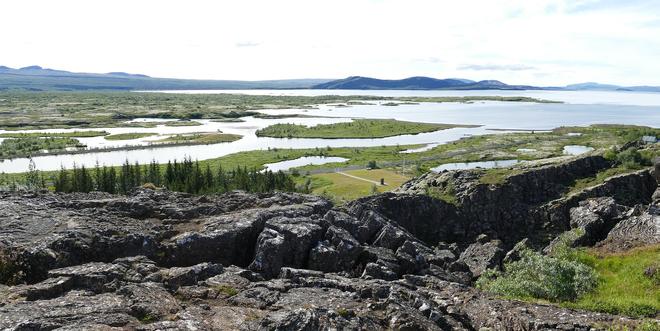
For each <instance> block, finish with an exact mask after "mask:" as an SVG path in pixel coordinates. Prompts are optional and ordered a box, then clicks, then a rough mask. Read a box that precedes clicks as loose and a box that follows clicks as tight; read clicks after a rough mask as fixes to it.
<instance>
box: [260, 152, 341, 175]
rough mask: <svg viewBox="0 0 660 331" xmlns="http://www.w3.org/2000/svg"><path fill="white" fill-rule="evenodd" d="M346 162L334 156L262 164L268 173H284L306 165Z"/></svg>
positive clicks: (308, 157) (306, 157)
mask: <svg viewBox="0 0 660 331" xmlns="http://www.w3.org/2000/svg"><path fill="white" fill-rule="evenodd" d="M345 161H348V159H346V158H343V157H335V156H329V157H325V156H303V157H300V158H297V159H294V160H287V161H282V162H276V163H266V164H264V167H265V168H266V169H267V170H270V171H274V172H277V171H280V170H281V171H285V170H289V169H291V168H295V167H302V166H306V165H312V164H313V165H319V164H326V163H333V162H345Z"/></svg>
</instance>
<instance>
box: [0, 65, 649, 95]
mask: <svg viewBox="0 0 660 331" xmlns="http://www.w3.org/2000/svg"><path fill="white" fill-rule="evenodd" d="M310 88H311V89H328V90H339V89H342V90H561V91H641V92H660V87H658V86H629V87H625V86H618V85H607V84H599V83H591V82H590V83H581V84H572V85H567V86H563V87H538V86H531V85H509V84H505V83H503V82H501V81H498V80H482V81H474V80H469V79H461V78H448V79H436V78H430V77H410V78H405V79H398V80H386V79H376V78H370V77H361V76H351V77H348V78H344V79H338V80H331V79H283V80H262V81H241V80H196V79H173V78H154V77H149V76H146V75H140V74H130V73H125V72H109V73H105V74H95V73H77V72H70V71H64V70H54V69H46V68H42V67H40V66H29V67H24V68H19V69H13V68H9V67H5V66H0V90H30V91H42V90H43V91H49V90H63V91H76V90H125V91H130V90H213V89H217V90H225V89H310Z"/></svg>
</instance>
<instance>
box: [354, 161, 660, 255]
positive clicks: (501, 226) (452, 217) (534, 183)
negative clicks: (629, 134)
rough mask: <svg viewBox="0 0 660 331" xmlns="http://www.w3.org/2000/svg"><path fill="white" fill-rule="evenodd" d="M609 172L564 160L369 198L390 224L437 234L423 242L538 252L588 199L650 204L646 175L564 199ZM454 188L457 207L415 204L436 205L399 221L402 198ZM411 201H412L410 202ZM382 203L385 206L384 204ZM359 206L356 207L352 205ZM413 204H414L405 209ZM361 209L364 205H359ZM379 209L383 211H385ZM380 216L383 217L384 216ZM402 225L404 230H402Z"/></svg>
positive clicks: (435, 180) (472, 173)
mask: <svg viewBox="0 0 660 331" xmlns="http://www.w3.org/2000/svg"><path fill="white" fill-rule="evenodd" d="M609 166H610V163H609V162H608V161H607V160H605V159H603V158H602V157H601V156H599V155H589V156H585V157H577V158H572V159H568V160H566V161H564V162H559V163H554V164H548V165H541V166H526V167H525V166H523V167H522V168H520V169H516V170H514V171H511V175H509V176H508V177H505V178H503V179H502V182H501V183H499V184H483V183H481V182H480V178H481V176H483V175H484V171H483V170H466V171H449V172H443V173H439V174H434V173H427V174H425V175H423V176H421V177H419V178H416V179H414V180H411V181H409V182H407V183H405V184H404V185H403V186H402V187H401V188H400V189H398V190H397V192H398V193H399V194H398V195H397V196H396V198H387V197H383V196H378V197H377V198H367V199H365V200H368V199H372V200H376V199H377V200H378V201H377V202H376V201H374V202H373V205H376V206H379V208H380V209H379V211H381V212H383V213H388V212H387V211H388V210H391V211H393V212H389V214H388V215H390V216H388V217H390V218H392V219H396V220H398V219H400V218H402V217H403V219H406V218H411V219H414V218H423V219H429V220H430V223H432V224H434V225H435V227H436V228H437V229H436V230H429V231H426V232H425V233H427V237H430V238H428V239H427V242H433V241H446V242H456V243H458V244H459V245H461V247H467V246H468V245H470V244H471V243H473V242H474V241H475V240H476V238H477V237H478V236H479V235H481V234H487V235H488V236H489V237H491V238H495V239H500V240H501V241H502V242H503V243H504V249H505V250H509V249H511V248H512V247H513V245H514V244H515V243H517V242H519V241H520V240H522V239H525V238H527V239H528V242H529V246H531V247H535V248H540V247H544V246H546V245H547V244H549V243H550V241H552V240H553V239H554V238H556V237H557V236H558V235H559V234H561V233H562V232H564V231H567V230H570V229H571V228H573V227H575V224H574V225H573V226H572V225H571V209H572V208H575V207H579V204H580V202H581V201H585V200H587V199H590V198H599V197H610V198H611V199H612V200H611V201H613V203H615V204H617V205H619V207H618V208H619V209H625V208H623V207H624V206H625V207H633V206H635V205H636V204H640V203H641V204H648V203H650V202H651V199H652V196H653V193H654V191H655V190H656V188H657V185H658V183H657V182H656V180H655V178H654V176H653V174H652V171H651V170H650V169H644V170H640V171H636V172H632V173H629V174H623V175H618V176H614V177H611V178H609V179H607V180H605V181H604V182H603V183H602V184H599V185H595V186H593V187H589V188H586V189H584V190H581V191H578V192H576V193H573V194H570V195H566V193H567V192H568V191H569V190H570V188H571V185H572V184H573V183H574V182H575V181H576V180H578V179H581V178H585V177H594V176H595V175H596V173H598V172H599V171H601V170H603V169H605V168H607V167H609ZM446 187H452V188H453V189H452V191H453V192H454V194H455V200H456V202H457V203H456V205H452V204H449V203H444V202H442V201H440V202H427V201H425V200H423V199H420V200H419V204H420V208H419V209H420V210H421V211H423V210H428V209H429V207H427V205H432V204H437V205H441V206H442V208H437V207H436V208H435V209H434V211H433V212H432V213H429V215H425V214H421V212H417V211H416V210H414V209H412V210H410V209H406V208H404V209H403V210H406V215H412V216H404V215H397V214H396V211H397V210H399V209H398V205H399V204H401V203H400V202H399V201H400V199H401V198H400V196H401V195H402V194H403V195H404V196H405V195H407V194H408V195H410V196H416V195H418V194H426V192H427V191H428V190H429V189H431V190H432V189H433V188H440V189H443V188H446ZM410 199H412V198H410ZM383 200H386V201H385V203H383ZM355 203H357V201H356V202H355ZM409 204H414V203H409ZM362 205H364V201H362ZM383 206H387V208H384V207H383ZM383 210H384V211H383ZM615 221H616V220H610V221H608V222H606V223H607V224H606V225H605V226H604V227H603V233H599V234H598V235H597V236H596V238H587V239H585V240H586V242H591V243H593V241H594V240H602V239H603V238H604V236H606V235H607V232H608V231H609V229H611V228H612V226H614V224H611V223H613V222H614V223H615ZM405 224H406V222H404V223H403V224H402V226H404V227H406V225H405Z"/></svg>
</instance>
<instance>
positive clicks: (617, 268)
mask: <svg viewBox="0 0 660 331" xmlns="http://www.w3.org/2000/svg"><path fill="white" fill-rule="evenodd" d="M581 259H582V260H583V262H585V263H586V264H588V265H591V266H592V267H594V268H595V269H596V272H597V273H598V277H599V283H598V287H597V288H596V291H595V292H593V293H589V294H587V295H585V296H584V297H582V298H580V299H579V300H578V301H576V302H571V303H565V304H564V305H565V306H567V307H571V308H581V309H588V310H595V311H601V312H606V313H610V314H625V315H629V316H636V317H642V316H645V317H654V316H657V314H660V272H659V271H657V269H659V268H660V245H655V246H650V247H643V248H637V249H633V250H630V251H627V252H625V253H618V254H600V253H598V252H596V251H586V252H583V253H582V256H581ZM650 267H655V268H656V272H655V275H654V276H652V277H649V276H647V275H645V274H644V273H645V271H646V270H647V269H648V268H650Z"/></svg>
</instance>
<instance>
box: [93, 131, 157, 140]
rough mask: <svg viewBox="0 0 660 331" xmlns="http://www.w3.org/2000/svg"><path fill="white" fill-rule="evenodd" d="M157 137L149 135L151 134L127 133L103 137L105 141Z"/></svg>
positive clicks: (152, 134) (154, 134) (153, 134)
mask: <svg viewBox="0 0 660 331" xmlns="http://www.w3.org/2000/svg"><path fill="white" fill-rule="evenodd" d="M156 135H158V134H157V133H151V132H129V133H119V134H112V135H109V136H105V139H106V140H134V139H140V138H145V137H151V136H156Z"/></svg>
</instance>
